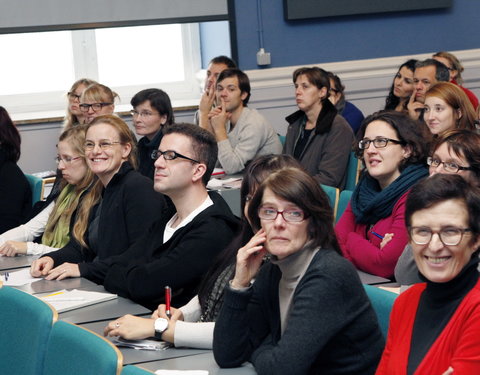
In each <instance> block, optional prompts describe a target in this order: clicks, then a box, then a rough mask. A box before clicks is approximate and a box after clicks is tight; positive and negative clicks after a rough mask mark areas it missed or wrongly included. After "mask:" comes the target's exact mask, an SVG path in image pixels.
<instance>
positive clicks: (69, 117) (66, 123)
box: [63, 78, 97, 130]
mask: <svg viewBox="0 0 480 375" xmlns="http://www.w3.org/2000/svg"><path fill="white" fill-rule="evenodd" d="M94 83H97V82H96V81H94V80H93V79H89V78H80V79H79V80H78V81H75V82H74V83H73V85H72V87H70V91H69V92H74V91H75V90H76V89H77V88H78V86H81V85H84V86H85V87H88V86H90V85H92V84H94ZM76 124H78V118H77V116H75V115H74V114H73V113H72V112H70V107H69V106H67V114H66V115H65V118H64V120H63V130H68V129H70V128H71V127H72V126H74V125H76Z"/></svg>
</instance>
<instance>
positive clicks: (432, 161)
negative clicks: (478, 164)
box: [427, 156, 472, 173]
mask: <svg viewBox="0 0 480 375" xmlns="http://www.w3.org/2000/svg"><path fill="white" fill-rule="evenodd" d="M427 164H428V165H429V166H431V167H434V168H437V167H438V166H439V165H440V164H442V165H443V169H444V170H445V171H446V172H450V173H457V172H458V171H469V170H471V169H472V167H462V166H461V165H458V164H457V163H453V162H448V161H441V160H439V159H436V158H433V157H430V156H429V157H428V158H427Z"/></svg>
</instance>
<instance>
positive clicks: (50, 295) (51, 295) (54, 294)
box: [42, 291, 65, 298]
mask: <svg viewBox="0 0 480 375" xmlns="http://www.w3.org/2000/svg"><path fill="white" fill-rule="evenodd" d="M63 293H65V292H64V291H61V292H56V293H52V294H49V295H48V296H43V297H42V298H48V297H53V296H58V295H59V294H63Z"/></svg>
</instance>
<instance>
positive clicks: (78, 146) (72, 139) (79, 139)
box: [45, 125, 95, 232]
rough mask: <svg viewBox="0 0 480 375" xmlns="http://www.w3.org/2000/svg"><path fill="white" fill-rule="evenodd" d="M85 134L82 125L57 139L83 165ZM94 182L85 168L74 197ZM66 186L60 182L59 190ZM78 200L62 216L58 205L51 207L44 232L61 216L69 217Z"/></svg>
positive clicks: (64, 182) (88, 170)
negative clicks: (71, 150) (76, 155)
mask: <svg viewBox="0 0 480 375" xmlns="http://www.w3.org/2000/svg"><path fill="white" fill-rule="evenodd" d="M85 134H86V126H84V125H78V126H75V127H71V128H70V129H67V130H65V131H64V132H63V133H62V134H61V135H60V138H59V142H68V144H69V145H70V146H71V147H72V148H73V150H74V152H75V153H77V154H78V155H79V156H80V157H81V158H82V159H83V163H84V164H86V163H85V151H84V149H83V144H84V142H85ZM94 180H95V175H94V174H93V172H92V171H91V170H90V168H87V172H86V173H85V176H84V177H83V179H82V180H81V181H80V182H79V183H78V184H77V185H75V188H74V189H75V192H74V194H75V195H79V194H82V192H83V191H84V190H85V189H87V188H88V187H89V186H90V185H91V184H92V182H93V181H94ZM66 185H68V184H67V182H66V181H65V180H63V181H62V182H61V185H60V186H61V189H64V188H65V186H66ZM79 201H80V200H79V199H75V200H73V203H74V204H71V205H70V206H69V207H67V208H66V209H65V211H64V212H63V213H62V215H58V214H57V213H58V210H59V205H58V204H57V203H60V202H57V203H56V204H55V206H54V207H53V210H52V212H51V213H50V216H49V217H48V221H47V226H46V228H45V232H49V231H51V230H52V228H54V227H55V226H56V225H57V223H58V221H59V220H60V218H61V216H68V217H71V216H72V215H73V213H74V212H75V210H76V209H77V208H78V206H79Z"/></svg>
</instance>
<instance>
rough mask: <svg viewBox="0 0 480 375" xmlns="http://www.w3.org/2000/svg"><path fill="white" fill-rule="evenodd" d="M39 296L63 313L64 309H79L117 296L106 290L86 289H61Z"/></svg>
mask: <svg viewBox="0 0 480 375" xmlns="http://www.w3.org/2000/svg"><path fill="white" fill-rule="evenodd" d="M39 298H40V299H41V300H43V301H45V302H48V303H49V304H50V305H52V306H53V307H54V308H55V310H57V312H58V313H63V312H65V311H70V310H74V309H79V308H81V307H85V306H90V305H95V304H97V303H100V302H105V301H109V300H112V299H115V298H117V295H116V294H111V293H106V292H90V291H87V290H78V289H73V290H66V289H63V290H59V291H58V292H54V293H51V294H47V295H45V296H42V297H39Z"/></svg>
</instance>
